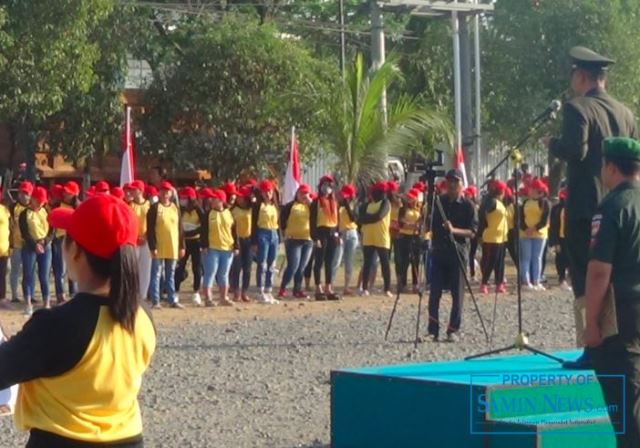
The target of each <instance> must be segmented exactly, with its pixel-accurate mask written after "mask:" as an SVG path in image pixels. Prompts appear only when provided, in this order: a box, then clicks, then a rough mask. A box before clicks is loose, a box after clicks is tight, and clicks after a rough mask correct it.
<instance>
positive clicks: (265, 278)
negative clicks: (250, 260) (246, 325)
mask: <svg viewBox="0 0 640 448" xmlns="http://www.w3.org/2000/svg"><path fill="white" fill-rule="evenodd" d="M258 189H259V190H260V196H259V198H258V200H257V201H256V202H255V204H254V206H253V214H252V218H251V222H252V223H254V225H252V226H251V230H252V244H253V246H254V247H255V250H256V253H257V263H258V268H257V269H256V277H257V280H256V283H257V285H258V289H259V290H260V295H259V296H258V298H257V300H258V302H259V303H263V304H269V305H275V304H277V303H278V301H277V300H276V299H275V297H273V294H272V293H271V288H272V286H273V270H274V267H275V262H276V257H277V255H278V244H280V235H279V233H278V231H279V230H280V224H279V222H278V217H279V214H280V212H279V211H278V203H277V201H276V199H275V188H274V185H273V183H272V182H271V181H270V180H263V181H262V182H260V184H259V187H258Z"/></svg>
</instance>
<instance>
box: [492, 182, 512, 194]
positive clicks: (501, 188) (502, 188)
mask: <svg viewBox="0 0 640 448" xmlns="http://www.w3.org/2000/svg"><path fill="white" fill-rule="evenodd" d="M507 188H509V187H507V184H506V183H504V182H502V181H501V180H496V181H494V182H493V185H492V189H493V191H495V192H496V193H498V194H499V193H506V192H507Z"/></svg>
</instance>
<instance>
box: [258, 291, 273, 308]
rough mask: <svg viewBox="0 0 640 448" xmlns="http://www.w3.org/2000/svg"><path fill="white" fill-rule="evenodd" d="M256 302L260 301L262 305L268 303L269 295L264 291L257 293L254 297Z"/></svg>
mask: <svg viewBox="0 0 640 448" xmlns="http://www.w3.org/2000/svg"><path fill="white" fill-rule="evenodd" d="M256 302H258V303H261V304H263V305H268V304H270V303H271V302H269V296H268V295H267V293H265V292H264V291H262V292H260V294H258V296H257V297H256Z"/></svg>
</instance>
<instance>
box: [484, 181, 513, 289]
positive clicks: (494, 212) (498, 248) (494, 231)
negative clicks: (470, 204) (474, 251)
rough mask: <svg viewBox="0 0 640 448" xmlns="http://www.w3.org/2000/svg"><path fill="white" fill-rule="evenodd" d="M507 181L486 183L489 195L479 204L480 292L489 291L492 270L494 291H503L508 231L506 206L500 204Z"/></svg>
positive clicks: (504, 287)
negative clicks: (480, 241)
mask: <svg viewBox="0 0 640 448" xmlns="http://www.w3.org/2000/svg"><path fill="white" fill-rule="evenodd" d="M506 189H507V184H505V183H504V182H502V181H499V180H494V181H492V182H491V183H490V184H489V194H488V195H487V197H486V198H484V200H483V201H482V204H481V205H480V213H479V217H478V221H479V227H478V235H480V237H481V239H482V258H481V259H480V270H481V272H482V282H481V286H480V293H481V294H487V293H488V292H489V286H488V285H489V277H491V273H492V272H495V282H496V293H505V292H506V286H505V284H504V255H505V246H506V242H507V235H508V233H509V225H508V214H507V208H506V207H505V206H504V203H503V199H504V193H505V191H506Z"/></svg>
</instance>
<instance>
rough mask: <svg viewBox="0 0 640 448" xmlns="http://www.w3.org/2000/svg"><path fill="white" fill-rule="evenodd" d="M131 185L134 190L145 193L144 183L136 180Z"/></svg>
mask: <svg viewBox="0 0 640 448" xmlns="http://www.w3.org/2000/svg"><path fill="white" fill-rule="evenodd" d="M129 185H130V186H131V189H132V190H140V191H141V192H144V191H145V185H144V182H142V181H141V180H134V181H133V182H131V183H130V184H129Z"/></svg>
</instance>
